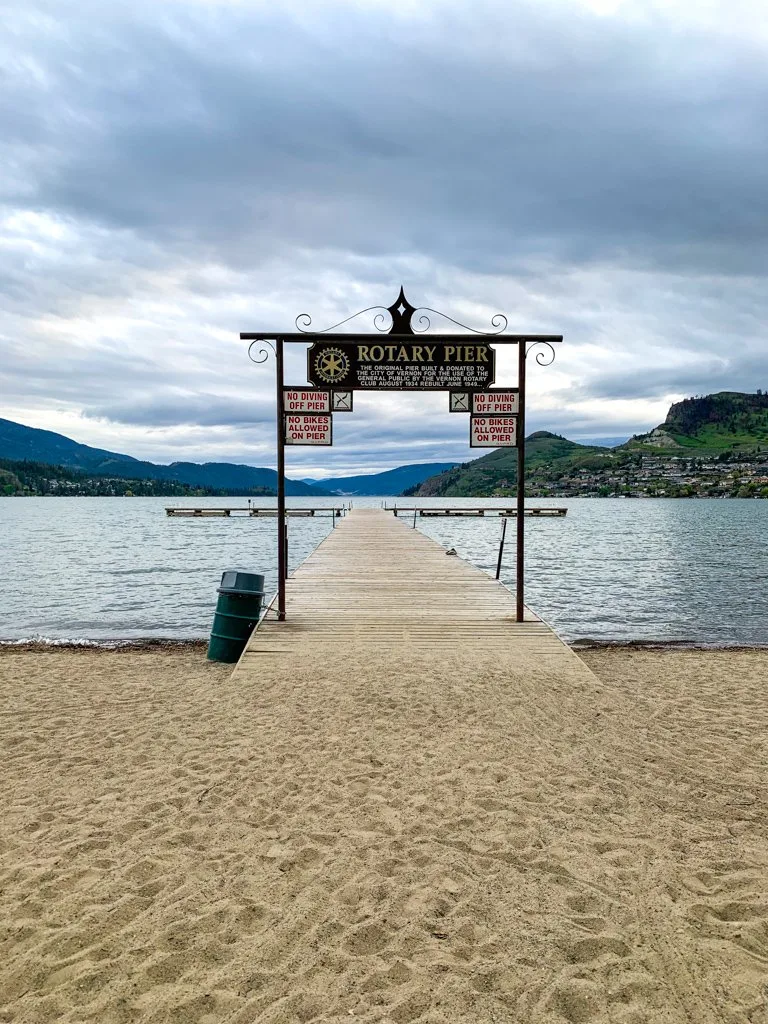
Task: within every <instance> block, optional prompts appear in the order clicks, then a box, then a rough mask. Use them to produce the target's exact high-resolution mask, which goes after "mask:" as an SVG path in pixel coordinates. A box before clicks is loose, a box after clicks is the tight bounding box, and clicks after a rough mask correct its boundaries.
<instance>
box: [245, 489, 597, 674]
mask: <svg viewBox="0 0 768 1024" xmlns="http://www.w3.org/2000/svg"><path fill="white" fill-rule="evenodd" d="M286 612H287V621H285V622H278V621H277V620H276V618H275V617H274V616H272V615H271V614H270V615H268V616H267V617H266V619H265V620H264V622H263V623H262V625H261V627H260V628H259V629H258V630H257V631H255V632H254V634H253V636H252V638H251V640H250V642H249V644H248V646H247V649H246V651H245V653H244V655H243V658H242V659H241V663H240V670H241V671H248V670H249V669H250V668H252V667H254V666H255V663H256V662H258V661H261V660H262V659H263V658H264V657H268V656H270V655H279V656H280V657H285V656H286V655H291V654H294V655H295V656H296V657H299V658H301V657H306V656H307V651H308V649H311V650H316V649H317V648H318V646H319V645H325V644H332V645H334V646H335V647H338V646H339V645H349V646H355V645H364V646H366V647H370V646H383V647H391V646H393V645H398V646H403V645H404V646H406V647H413V648H433V649H434V657H435V658H436V659H440V658H443V659H444V660H445V669H446V671H447V672H450V668H451V659H452V654H451V652H452V651H454V652H455V648H456V647H457V646H460V647H461V648H462V651H463V653H464V654H465V655H466V654H467V653H468V652H471V650H472V649H475V650H477V651H483V652H488V651H490V650H495V651H504V652H506V653H510V652H511V651H515V652H517V653H518V654H519V655H520V656H527V657H531V656H534V655H536V656H540V655H547V656H548V657H550V658H556V659H561V660H562V662H563V665H564V666H569V667H570V668H571V669H572V670H574V669H577V670H579V671H585V672H588V671H589V670H588V669H587V668H586V666H585V665H584V664H583V662H582V661H581V660H580V659H579V658H578V657H577V656H576V655H575V654H574V653H573V652H572V651H571V650H570V649H569V648H568V647H567V646H566V645H565V644H563V643H562V641H561V640H560V639H559V638H558V637H557V636H556V634H555V633H554V631H553V630H552V629H551V628H550V627H549V626H547V625H546V624H545V623H543V622H542V621H541V620H540V619H539V618H538V617H537V616H536V615H535V614H534V613H533V612H531V611H530V610H528V609H526V616H525V621H524V622H522V623H518V622H516V621H515V599H514V595H513V594H512V593H511V592H510V591H509V590H507V588H506V587H505V586H503V585H502V584H501V583H499V582H497V581H496V580H493V579H491V578H490V577H489V576H488V575H486V573H484V572H483V571H482V570H481V569H477V568H476V567H475V566H473V565H470V564H469V563H468V562H465V561H464V560H463V559H461V558H458V557H453V556H450V555H447V554H446V551H445V549H444V548H442V547H441V546H440V545H439V544H437V543H435V542H434V541H433V540H431V539H430V538H428V537H426V536H425V535H424V534H422V533H420V532H419V531H418V530H414V529H412V528H411V527H410V526H408V525H406V524H405V523H404V522H402V521H399V520H397V519H396V518H395V517H394V516H392V515H391V513H390V512H388V511H384V510H382V509H354V510H353V511H352V512H350V513H348V515H347V516H346V517H345V518H344V519H343V520H342V521H341V522H340V523H339V525H338V527H337V529H336V530H334V531H333V532H332V533H331V534H330V535H329V536H328V537H327V538H326V539H325V540H324V541H323V542H322V543H321V544H320V545H319V547H318V548H317V549H316V550H315V551H314V552H313V554H311V555H310V556H309V557H308V558H307V559H306V561H305V562H304V563H303V564H302V565H301V566H300V567H299V568H298V569H297V570H296V571H295V573H294V574H293V575H292V576H291V577H290V578H289V580H288V584H287V604H286Z"/></svg>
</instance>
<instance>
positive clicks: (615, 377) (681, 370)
mask: <svg viewBox="0 0 768 1024" xmlns="http://www.w3.org/2000/svg"><path fill="white" fill-rule="evenodd" d="M761 386H763V387H766V388H768V360H766V359H764V358H763V359H759V358H749V357H740V356H739V355H735V356H733V357H731V358H724V359H720V360H712V359H706V358H705V359H702V361H701V363H700V364H697V365H694V366H678V367H664V368H659V369H656V368H650V369H649V368H638V369H635V370H632V371H631V372H625V373H621V372H620V373H607V374H600V375H597V376H595V377H593V378H592V379H591V380H590V381H589V382H587V383H586V384H584V385H582V386H580V387H576V388H572V389H569V390H568V392H564V394H567V395H568V398H569V399H570V400H572V401H574V400H576V401H578V400H580V399H590V398H605V399H638V398H641V399H659V398H665V397H667V396H669V395H676V394H677V395H694V394H697V395H706V394H711V393H713V392H716V391H755V390H756V389H757V388H758V387H761Z"/></svg>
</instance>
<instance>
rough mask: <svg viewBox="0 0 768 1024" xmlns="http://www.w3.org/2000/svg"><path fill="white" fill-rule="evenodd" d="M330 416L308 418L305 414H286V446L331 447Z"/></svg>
mask: <svg viewBox="0 0 768 1024" xmlns="http://www.w3.org/2000/svg"><path fill="white" fill-rule="evenodd" d="M332 419H333V417H331V416H310V415H308V414H307V413H298V414H292V413H286V415H285V443H286V444H324V445H331V444H333V440H332V437H331V422H332Z"/></svg>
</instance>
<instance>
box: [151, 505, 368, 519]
mask: <svg viewBox="0 0 768 1024" xmlns="http://www.w3.org/2000/svg"><path fill="white" fill-rule="evenodd" d="M347 511H348V509H347V506H346V505H337V506H334V507H333V508H289V509H286V513H285V514H286V515H287V516H290V517H291V518H296V517H298V518H302V517H306V516H317V517H321V516H327V517H329V518H330V517H335V518H337V519H338V518H341V516H343V515H345V514H346V512H347ZM165 514H166V515H167V516H173V517H176V518H185V519H196V518H202V519H207V518H217V517H220V518H221V517H223V518H229V517H230V516H232V517H241V518H242V517H247V518H251V519H254V518H256V519H258V518H261V517H266V518H270V517H271V518H272V519H274V518H275V516H276V515H277V509H276V508H255V507H254V506H252V505H247V506H239V507H238V506H229V507H224V508H221V507H214V506H205V505H203V506H201V507H199V508H191V507H189V506H184V505H181V506H178V507H172V508H168V507H166V510H165Z"/></svg>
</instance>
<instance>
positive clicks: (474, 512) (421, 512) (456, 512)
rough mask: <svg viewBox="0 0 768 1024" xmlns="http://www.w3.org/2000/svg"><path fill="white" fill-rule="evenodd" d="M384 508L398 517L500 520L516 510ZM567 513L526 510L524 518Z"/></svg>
mask: <svg viewBox="0 0 768 1024" xmlns="http://www.w3.org/2000/svg"><path fill="white" fill-rule="evenodd" d="M384 508H385V509H386V510H387V511H388V512H392V513H393V514H394V515H395V516H398V515H400V514H401V513H402V514H403V515H406V514H407V515H417V516H424V517H427V516H497V517H498V516H500V517H502V518H506V517H512V518H513V519H514V518H516V517H517V509H516V508H487V507H483V508H480V507H477V508H430V507H428V506H427V507H425V506H420V505H416V506H413V505H412V506H410V507H408V506H406V505H392V506H388V505H385V506H384ZM567 512H568V509H567V508H527V509H526V510H525V515H526V518H528V517H529V516H533V517H534V518H535V517H539V516H540V517H542V518H545V517H555V516H564V515H566V514H567Z"/></svg>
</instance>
